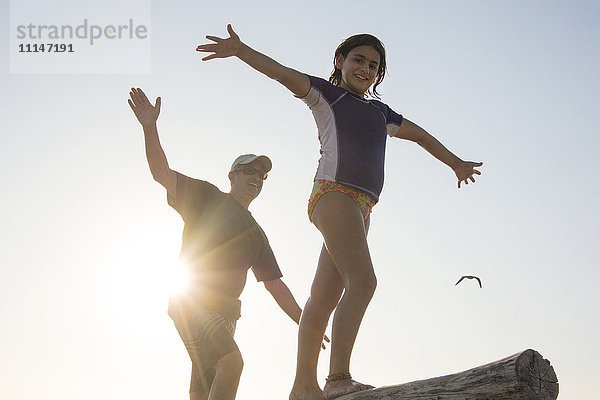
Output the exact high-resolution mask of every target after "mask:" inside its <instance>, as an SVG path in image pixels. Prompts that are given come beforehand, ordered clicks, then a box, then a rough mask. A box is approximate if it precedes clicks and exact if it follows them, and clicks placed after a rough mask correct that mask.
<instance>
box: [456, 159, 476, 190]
mask: <svg viewBox="0 0 600 400" xmlns="http://www.w3.org/2000/svg"><path fill="white" fill-rule="evenodd" d="M482 165H483V163H482V162H473V161H462V162H461V163H460V164H459V165H458V166H457V167H456V168H454V173H455V174H456V177H457V178H458V188H459V189H460V184H461V183H462V182H464V183H465V185H468V184H469V179H470V180H471V182H473V183H474V182H475V177H474V176H473V175H481V172H479V171H477V170H476V169H475V168H476V167H481V166H482Z"/></svg>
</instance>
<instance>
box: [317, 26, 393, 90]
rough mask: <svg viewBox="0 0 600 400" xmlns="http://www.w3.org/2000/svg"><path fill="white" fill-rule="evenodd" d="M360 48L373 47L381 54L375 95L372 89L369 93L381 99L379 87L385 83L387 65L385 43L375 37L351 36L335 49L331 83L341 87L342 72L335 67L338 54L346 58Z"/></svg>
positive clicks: (366, 34)
mask: <svg viewBox="0 0 600 400" xmlns="http://www.w3.org/2000/svg"><path fill="white" fill-rule="evenodd" d="M359 46H371V47H373V48H374V49H375V50H377V52H378V53H379V57H380V60H379V68H378V70H377V78H375V83H374V85H373V93H371V89H369V91H368V92H367V93H368V94H369V95H371V96H374V97H377V98H379V93H377V86H378V85H379V84H380V83H381V81H383V78H384V77H385V71H386V64H385V48H384V47H383V43H381V41H380V40H379V39H377V38H376V37H375V36H373V35H369V34H368V33H362V34H359V35H354V36H350V37H349V38H347V39H346V40H344V41H343V42H342V43H341V44H340V45H339V46H338V47H337V49H335V54H334V56H333V71H332V72H331V76H330V77H329V82H330V83H332V84H333V85H335V86H339V85H340V84H341V83H342V70H341V69H339V68H337V67H336V66H335V58H336V57H337V55H338V54H341V55H342V56H344V58H346V57H347V56H348V53H350V51H352V49H354V48H356V47H359Z"/></svg>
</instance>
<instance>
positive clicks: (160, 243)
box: [111, 231, 189, 308]
mask: <svg viewBox="0 0 600 400" xmlns="http://www.w3.org/2000/svg"><path fill="white" fill-rule="evenodd" d="M131 238H132V239H130V240H129V241H128V242H127V243H126V244H124V245H123V246H122V247H121V248H120V249H117V250H116V251H115V253H114V254H113V262H112V285H111V286H112V292H113V296H114V297H113V298H114V299H115V301H117V302H120V303H121V304H130V305H133V304H137V305H140V306H142V307H143V308H148V307H161V305H163V304H164V303H165V302H166V301H167V300H168V298H169V297H171V296H173V295H175V294H177V293H180V292H182V291H183V290H185V289H186V288H187V286H188V284H189V273H188V271H187V268H186V267H185V266H184V265H183V263H181V262H180V261H179V259H178V254H179V243H178V241H176V240H173V241H165V237H164V234H163V233H161V232H152V231H150V232H149V231H144V232H139V234H138V235H134V236H132V237H131Z"/></svg>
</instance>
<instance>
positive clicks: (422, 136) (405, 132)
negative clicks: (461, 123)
mask: <svg viewBox="0 0 600 400" xmlns="http://www.w3.org/2000/svg"><path fill="white" fill-rule="evenodd" d="M395 137H397V138H400V139H406V140H410V141H413V142H415V143H417V144H418V145H419V146H421V147H423V148H424V149H425V150H427V151H428V152H429V153H430V154H431V155H432V156H434V157H435V158H437V159H438V160H440V161H441V162H443V163H444V164H446V165H447V166H449V167H450V168H452V170H453V171H454V173H455V174H456V177H457V178H458V188H459V189H460V184H461V183H462V182H464V183H465V184H466V185H468V184H469V179H470V180H471V182H475V176H474V175H481V172H479V171H477V170H476V169H475V168H476V167H481V166H482V165H483V163H482V162H473V161H463V160H461V159H460V158H458V157H457V156H456V155H454V153H452V152H451V151H450V150H448V149H447V148H446V147H444V145H443V144H441V143H440V142H439V141H438V140H437V139H436V138H434V137H433V136H431V135H430V134H429V133H427V131H426V130H425V129H423V128H421V127H420V126H419V125H417V124H415V123H414V122H411V121H409V120H407V119H406V118H405V119H404V120H402V124H401V125H400V129H399V130H398V132H397V133H396V135H395Z"/></svg>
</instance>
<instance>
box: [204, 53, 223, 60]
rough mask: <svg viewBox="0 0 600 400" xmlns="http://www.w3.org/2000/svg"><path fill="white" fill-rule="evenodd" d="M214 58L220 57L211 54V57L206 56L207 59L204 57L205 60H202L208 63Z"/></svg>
mask: <svg viewBox="0 0 600 400" xmlns="http://www.w3.org/2000/svg"><path fill="white" fill-rule="evenodd" d="M213 58H219V56H218V55H216V54H211V55H209V56H206V57H204V58H203V59H202V61H208V60H212V59H213Z"/></svg>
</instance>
